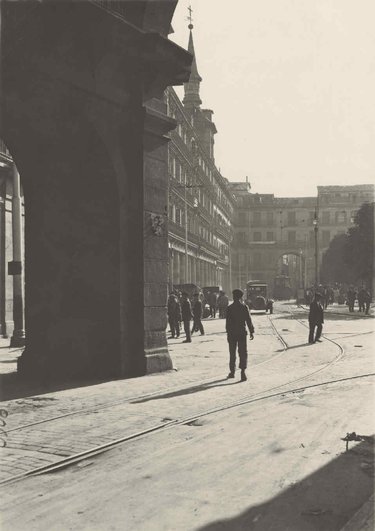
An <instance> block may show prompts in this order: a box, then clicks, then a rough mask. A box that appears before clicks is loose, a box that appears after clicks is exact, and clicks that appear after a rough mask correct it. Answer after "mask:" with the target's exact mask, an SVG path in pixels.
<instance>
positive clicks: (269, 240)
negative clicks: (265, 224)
mask: <svg viewBox="0 0 375 531" xmlns="http://www.w3.org/2000/svg"><path fill="white" fill-rule="evenodd" d="M274 239H275V237H274V234H273V232H267V241H268V242H273V241H274Z"/></svg>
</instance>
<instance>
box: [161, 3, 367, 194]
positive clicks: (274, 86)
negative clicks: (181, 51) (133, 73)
mask: <svg viewBox="0 0 375 531" xmlns="http://www.w3.org/2000/svg"><path fill="white" fill-rule="evenodd" d="M189 4H191V6H192V8H193V23H194V30H193V36H194V45H195V52H196V59H197V65H198V71H199V73H200V75H201V77H202V78H203V81H202V83H201V99H202V101H203V104H202V108H209V109H212V110H213V111H214V116H213V119H214V121H215V124H216V127H217V129H218V133H217V135H216V137H215V161H216V165H217V166H218V167H220V169H221V172H222V174H223V175H224V176H225V177H226V178H227V179H229V180H230V181H244V180H245V178H246V175H248V177H249V180H250V182H251V185H252V191H253V192H258V193H274V194H275V195H277V196H293V195H295V196H310V195H315V194H316V186H317V185H330V184H367V183H373V182H375V101H374V100H375V29H374V28H375V0H232V1H231V2H225V1H224V0H191V1H189V0H179V2H178V4H177V8H176V11H175V15H174V18H173V22H172V25H173V28H174V30H175V33H174V34H172V35H170V38H171V39H172V40H174V41H175V42H176V43H178V44H179V45H181V46H183V47H184V48H187V43H188V36H189V30H188V27H187V25H188V21H187V15H188V10H187V7H188V6H189ZM177 92H178V94H179V95H180V96H181V95H182V94H183V92H181V89H178V90H177Z"/></svg>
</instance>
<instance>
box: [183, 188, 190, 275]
mask: <svg viewBox="0 0 375 531" xmlns="http://www.w3.org/2000/svg"><path fill="white" fill-rule="evenodd" d="M186 188H187V182H186V177H185V186H184V202H185V283H188V264H189V256H188V204H187V198H186Z"/></svg>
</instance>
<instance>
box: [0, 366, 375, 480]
mask: <svg viewBox="0 0 375 531" xmlns="http://www.w3.org/2000/svg"><path fill="white" fill-rule="evenodd" d="M373 376H375V373H368V374H360V375H356V376H350V377H346V378H339V379H336V380H327V381H324V382H319V383H315V384H310V385H305V386H303V387H295V388H293V389H288V390H281V391H278V392H272V393H271V394H267V395H265V396H259V395H262V394H264V393H265V392H268V393H269V392H270V391H276V390H277V389H280V388H281V387H285V386H286V385H288V384H290V383H292V382H297V381H299V380H300V379H299V380H294V381H293V380H292V381H290V382H287V383H284V384H281V385H279V386H275V387H272V388H269V389H267V390H266V391H260V392H259V393H255V394H253V395H250V396H248V397H245V398H242V399H240V400H236V401H233V402H230V403H227V404H225V405H221V406H217V407H214V408H211V409H208V410H203V411H201V412H199V413H196V414H194V415H190V416H186V417H184V418H182V419H175V420H170V421H168V422H164V423H160V424H157V425H155V426H152V427H150V428H147V429H145V430H141V431H138V432H135V433H132V434H130V435H126V436H124V437H121V438H119V439H116V440H113V441H111V442H109V443H106V444H102V445H99V446H96V447H93V448H91V449H89V450H86V451H84V452H80V453H76V454H73V455H71V456H69V457H66V458H64V459H60V460H59V461H57V462H55V463H52V464H48V465H45V466H42V467H38V468H35V469H33V470H30V471H27V472H24V473H22V474H19V475H16V476H13V477H10V478H7V479H5V480H3V481H0V486H5V485H8V484H10V483H14V482H17V481H21V480H23V479H26V478H28V477H30V476H37V475H42V474H47V473H52V472H58V471H60V470H63V469H64V468H67V467H68V466H72V465H74V464H78V463H80V462H82V461H84V460H86V459H89V458H92V457H95V456H97V455H100V454H102V453H104V452H107V451H109V450H112V449H114V448H116V447H118V446H121V445H122V444H124V443H126V442H130V441H133V440H136V439H140V438H142V437H144V436H147V435H150V434H155V433H157V432H161V431H163V430H166V429H170V428H174V427H177V426H182V425H186V424H189V423H192V422H194V421H197V420H199V419H201V418H203V417H206V416H209V415H213V414H216V413H220V412H223V411H226V410H228V409H233V408H235V407H240V406H243V405H247V404H251V403H255V402H260V401H263V400H269V399H272V398H277V397H279V396H285V395H288V394H293V393H298V392H303V391H306V390H307V389H313V388H318V387H323V386H326V385H333V384H337V383H342V382H347V381H352V380H357V379H363V378H370V377H373ZM301 379H302V378H301Z"/></svg>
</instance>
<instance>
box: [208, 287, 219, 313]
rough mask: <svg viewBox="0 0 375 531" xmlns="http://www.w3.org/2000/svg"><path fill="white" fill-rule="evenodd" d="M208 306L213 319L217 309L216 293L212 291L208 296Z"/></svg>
mask: <svg viewBox="0 0 375 531" xmlns="http://www.w3.org/2000/svg"><path fill="white" fill-rule="evenodd" d="M208 304H209V305H210V315H211V317H213V318H214V319H215V317H216V309H217V293H215V292H214V291H212V292H211V293H209V295H208Z"/></svg>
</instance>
